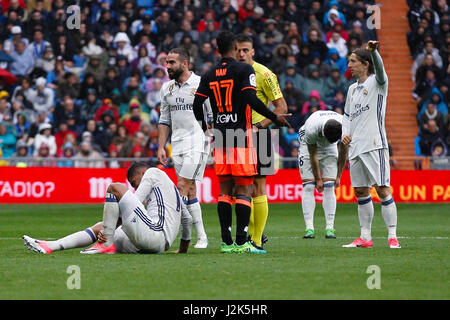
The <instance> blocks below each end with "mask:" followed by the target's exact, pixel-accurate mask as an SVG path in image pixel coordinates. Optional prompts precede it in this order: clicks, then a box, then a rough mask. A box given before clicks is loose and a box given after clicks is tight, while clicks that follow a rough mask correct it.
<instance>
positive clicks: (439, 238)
mask: <svg viewBox="0 0 450 320" xmlns="http://www.w3.org/2000/svg"><path fill="white" fill-rule="evenodd" d="M208 238H209V239H219V238H215V237H208ZM336 238H337V239H355V237H336ZM57 239H58V238H41V239H39V240H57ZM270 239H303V237H302V236H287V237H278V236H276V237H270V236H269V240H270ZM372 239H387V237H372ZM397 239H435V240H448V239H449V237H427V236H419V237H402V236H400V237H397ZM1 240H23V239H22V238H21V237H20V238H8V237H5V238H0V241H1Z"/></svg>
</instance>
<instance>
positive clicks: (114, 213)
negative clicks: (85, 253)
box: [103, 192, 120, 247]
mask: <svg viewBox="0 0 450 320" xmlns="http://www.w3.org/2000/svg"><path fill="white" fill-rule="evenodd" d="M119 213H120V210H119V203H118V202H117V198H116V196H115V195H113V194H112V193H109V192H107V193H106V197H105V205H104V206H103V233H104V234H105V236H106V242H105V243H104V245H105V246H108V247H109V246H110V245H112V244H113V241H114V232H115V230H116V227H117V220H119Z"/></svg>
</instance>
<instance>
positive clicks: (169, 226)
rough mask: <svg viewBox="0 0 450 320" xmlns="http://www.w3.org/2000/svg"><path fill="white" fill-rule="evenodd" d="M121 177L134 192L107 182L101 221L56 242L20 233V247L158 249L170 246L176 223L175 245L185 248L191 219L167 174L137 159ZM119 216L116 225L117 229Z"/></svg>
mask: <svg viewBox="0 0 450 320" xmlns="http://www.w3.org/2000/svg"><path fill="white" fill-rule="evenodd" d="M127 179H128V181H129V182H130V184H131V186H132V187H133V188H135V189H136V193H133V192H131V191H130V190H128V187H127V186H126V185H125V184H122V183H112V184H110V185H109V186H108V189H107V193H106V197H105V204H104V208H103V221H102V222H99V223H97V224H95V225H94V226H92V227H90V228H87V229H85V230H83V231H78V232H76V233H73V234H71V235H68V236H66V237H64V238H62V239H59V240H56V241H44V240H37V239H33V238H31V237H29V236H26V235H24V236H23V237H22V238H23V239H24V243H25V246H26V247H27V248H28V249H30V250H32V251H34V252H38V253H44V254H49V253H51V252H53V251H59V250H66V249H72V248H80V247H85V246H87V245H89V244H91V243H93V242H95V241H96V240H99V241H98V242H97V244H95V245H94V246H92V247H90V248H88V249H85V250H83V251H82V252H81V253H86V254H99V253H108V254H111V253H115V252H116V251H117V252H119V253H162V252H165V251H167V250H168V249H169V248H170V246H171V245H172V243H173V241H174V240H175V238H176V236H177V234H178V231H179V229H180V224H181V240H180V248H179V250H177V251H176V252H177V253H186V252H187V250H188V248H189V242H190V239H191V227H192V218H191V216H190V214H189V212H188V211H187V209H186V207H185V206H184V205H183V203H182V201H181V197H180V194H179V192H178V189H177V187H176V186H175V184H174V183H173V182H172V180H170V178H169V176H167V174H166V173H165V172H164V171H162V170H160V169H158V168H150V166H149V165H148V164H146V163H144V162H137V163H133V164H132V165H131V166H130V167H129V168H128V172H127ZM143 203H145V204H146V207H147V209H145V207H144V205H143ZM119 217H120V218H121V221H122V225H121V226H119V227H118V228H117V224H118V220H119Z"/></svg>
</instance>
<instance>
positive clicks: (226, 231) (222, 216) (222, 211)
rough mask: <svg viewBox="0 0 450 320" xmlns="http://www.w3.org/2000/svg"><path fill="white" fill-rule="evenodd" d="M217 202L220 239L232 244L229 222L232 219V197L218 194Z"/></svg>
mask: <svg viewBox="0 0 450 320" xmlns="http://www.w3.org/2000/svg"><path fill="white" fill-rule="evenodd" d="M218 200H219V202H218V203H217V212H218V214H219V221H220V231H221V233H222V241H223V242H225V243H226V244H227V245H232V244H233V238H232V237H231V224H232V220H233V210H232V198H231V197H230V196H223V195H222V196H220V197H219V199H218Z"/></svg>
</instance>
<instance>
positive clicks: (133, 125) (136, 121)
mask: <svg viewBox="0 0 450 320" xmlns="http://www.w3.org/2000/svg"><path fill="white" fill-rule="evenodd" d="M130 115H131V116H130V118H128V119H126V120H124V121H123V126H124V127H125V129H127V131H128V134H129V135H130V136H132V135H134V133H135V132H137V131H139V129H140V128H141V122H142V119H141V108H140V107H139V104H137V103H133V104H131V105H130Z"/></svg>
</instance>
